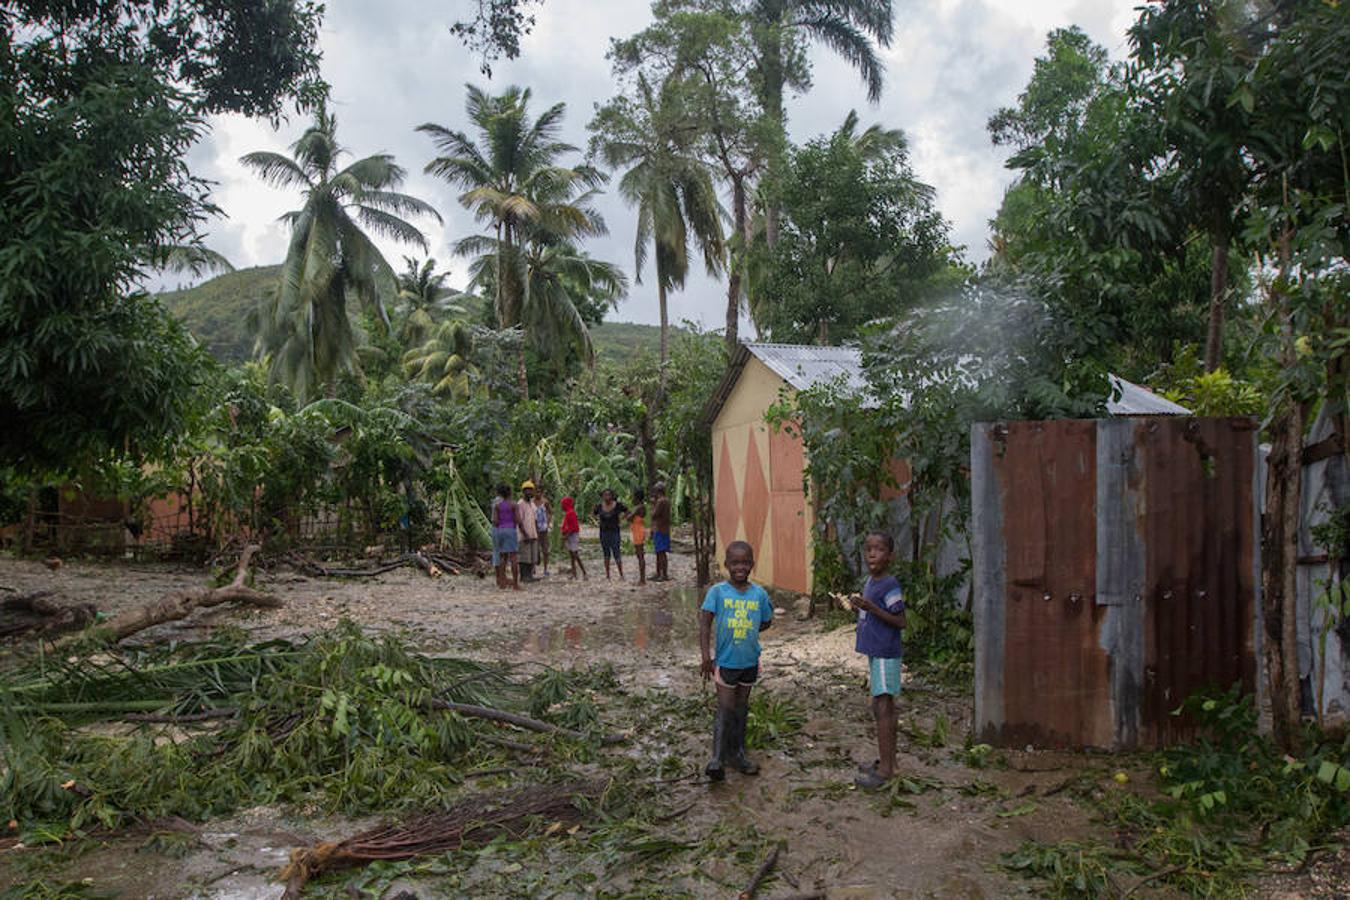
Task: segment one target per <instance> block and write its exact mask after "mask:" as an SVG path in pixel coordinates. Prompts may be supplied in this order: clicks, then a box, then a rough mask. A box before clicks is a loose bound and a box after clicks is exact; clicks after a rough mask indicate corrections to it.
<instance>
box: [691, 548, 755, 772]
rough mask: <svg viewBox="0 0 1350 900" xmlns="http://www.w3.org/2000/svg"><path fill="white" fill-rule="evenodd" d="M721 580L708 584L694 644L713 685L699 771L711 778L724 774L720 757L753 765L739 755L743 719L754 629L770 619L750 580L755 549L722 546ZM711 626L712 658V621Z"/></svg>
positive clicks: (745, 768)
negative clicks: (709, 741)
mask: <svg viewBox="0 0 1350 900" xmlns="http://www.w3.org/2000/svg"><path fill="white" fill-rule="evenodd" d="M725 562H726V567H727V573H728V575H729V576H730V577H728V579H727V580H726V581H721V582H718V583H717V584H715V585H713V586H712V587H710V588H708V594H707V596H706V597H704V598H703V607H702V608H701V609H700V611H699V614H698V646H699V649H700V650H701V651H702V654H703V661H702V667H701V669H700V671H701V673H702V675H703V677H704V679H707V678H708V676H710V675H711V676H712V678H713V682H714V683H715V684H716V685H717V717H716V718H715V719H714V722H713V745H712V746H713V749H712V759H711V760H709V761H708V765H707V766H706V767H705V768H704V770H703V772H704V774H705V775H707V776H708V777H709V778H711V779H712V780H713V781H721V780H722V779H723V778H725V777H726V770H725V768H724V763H725V762H730V763H731V764H732V765H733V766H735V767H736V768H737V769H738V770H739V771H741V772H743V773H744V774H746V775H757V774H759V766H757V765H755V764H754V763H753V762H751V761H750V760H749V758H747V757H746V755H745V720H746V717H747V716H748V715H749V714H750V686H751V685H753V684H754V683H755V679H756V678H758V677H759V633H760V632H761V631H764V630H765V629H767V628H768V627H769V626H770V625H771V624H773V603H772V602H770V600H769V595H768V593H766V592H765V590H764V588H762V587H760V586H759V585H757V584H751V582H750V570H751V569H753V568H754V567H755V551H754V550H753V549H751V547H750V545H749V544H747V543H746V542H745V541H732V542H731V543H730V544H728V545H727V555H726V560H725ZM714 623H716V626H717V641H716V649H717V655H716V660H715V661H714V657H713V653H712V649H713V636H712V631H713V625H714Z"/></svg>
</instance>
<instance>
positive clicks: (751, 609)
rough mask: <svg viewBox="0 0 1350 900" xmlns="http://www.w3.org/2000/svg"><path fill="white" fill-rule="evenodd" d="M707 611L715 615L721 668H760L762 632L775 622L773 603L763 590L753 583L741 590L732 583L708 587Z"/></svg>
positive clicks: (722, 582) (705, 600)
mask: <svg viewBox="0 0 1350 900" xmlns="http://www.w3.org/2000/svg"><path fill="white" fill-rule="evenodd" d="M702 609H703V611H704V612H710V613H712V614H713V635H714V637H715V638H716V640H717V654H716V656H715V657H714V658H715V659H716V660H717V666H718V668H720V669H748V668H750V667H751V666H756V665H759V629H760V626H762V625H763V624H765V623H766V622H771V621H773V603H772V602H771V601H770V600H769V595H768V593H767V592H766V591H765V590H764V588H762V587H760V586H759V585H757V584H755V583H753V582H751V583H750V584H749V585H747V586H746V589H745V590H744V591H738V590H736V589H735V588H734V587H732V586H731V582H729V581H721V582H718V583H717V584H715V585H713V586H712V587H710V588H708V593H707V595H706V596H705V597H704V598H703V607H702Z"/></svg>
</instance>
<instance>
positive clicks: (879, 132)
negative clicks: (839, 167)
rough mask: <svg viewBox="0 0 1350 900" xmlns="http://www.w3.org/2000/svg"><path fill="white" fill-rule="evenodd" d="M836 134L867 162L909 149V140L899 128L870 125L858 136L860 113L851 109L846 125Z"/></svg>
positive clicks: (841, 126)
mask: <svg viewBox="0 0 1350 900" xmlns="http://www.w3.org/2000/svg"><path fill="white" fill-rule="evenodd" d="M835 134H837V135H840V136H843V137H845V138H847V139H848V141H849V143H851V144H852V145H853V149H854V150H856V151H858V156H860V157H862V159H863V160H864V161H866V162H876V161H879V160H880V159H881V158H882V157H883V156H885V155H886V154H887V153H904V152H905V151H906V150H908V149H909V140H908V138H906V137H905V132H904V131H902V130H901V129H899V128H883V127H882V126H881V125H880V124H876V123H874V124H872V125H868V126H867V128H866V130H864V131H863V133H862V134H858V111H857V110H856V109H850V110H849V111H848V115H847V116H845V117H844V124H842V125H840V126H839V129H838V130H837V131H836V132H835Z"/></svg>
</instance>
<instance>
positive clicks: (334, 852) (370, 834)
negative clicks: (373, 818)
mask: <svg viewBox="0 0 1350 900" xmlns="http://www.w3.org/2000/svg"><path fill="white" fill-rule="evenodd" d="M606 786H607V782H604V781H577V782H569V783H566V784H544V785H535V786H533V787H529V788H526V789H524V790H522V791H519V792H517V793H515V794H510V795H507V796H506V797H502V796H501V795H500V794H478V795H475V796H473V797H470V798H468V799H466V800H463V801H461V802H459V803H456V804H455V805H454V806H452V807H450V808H448V809H444V810H440V811H437V812H432V813H427V814H425V815H421V816H418V817H416V818H413V819H410V820H407V821H405V822H403V823H400V824H391V825H383V826H380V827H379V828H372V829H370V830H369V831H363V832H361V833H360V834H354V835H352V836H351V837H349V838H346V839H344V840H342V841H338V842H336V843H332V842H322V843H319V844H316V845H315V846H313V847H308V848H304V849H299V850H294V851H292V852H291V860H290V862H289V863H288V864H287V865H286V867H285V868H284V869H282V870H281V875H280V878H281V879H282V880H284V881H285V882H286V893H285V895H284V896H285V897H286V898H296V897H299V896H300V894H301V892H302V891H303V890H304V887H305V884H306V883H307V882H308V881H309V880H310V879H311V878H314V877H316V876H318V875H322V874H323V873H325V872H331V871H334V870H336V869H343V868H350V867H354V866H362V865H366V864H367V863H372V862H375V861H377V860H396V859H410V858H412V857H414V856H427V855H431V854H437V853H445V852H446V851H448V850H457V849H459V848H461V847H464V846H465V845H467V844H484V843H487V842H488V841H490V840H492V839H493V838H495V837H497V836H499V835H502V834H506V835H510V836H512V837H520V836H522V835H524V834H525V833H526V832H527V831H528V830H529V829H530V827H531V825H532V822H531V820H532V819H535V818H539V819H545V820H548V821H549V822H551V823H559V825H573V824H576V823H578V822H580V821H581V815H582V812H581V809H580V808H579V807H578V806H577V799H578V798H588V799H592V800H594V799H596V798H598V797H599V796H600V795H601V794H602V793H603V792H604V790H605V787H606ZM551 827H553V830H558V827H554V826H551Z"/></svg>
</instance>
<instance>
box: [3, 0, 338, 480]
mask: <svg viewBox="0 0 1350 900" xmlns="http://www.w3.org/2000/svg"><path fill="white" fill-rule="evenodd" d="M319 9H320V7H319V6H318V5H317V4H314V3H310V2H304V0H296V2H277V3H269V4H265V5H262V6H260V5H259V4H257V3H252V2H246V0H223V2H217V0H211V2H207V0H189V2H183V3H176V4H172V5H168V4H162V3H148V2H118V3H79V2H57V3H46V2H41V3H39V2H27V0H20V2H17V3H11V4H7V5H6V7H5V9H4V10H3V11H2V12H0V24H3V27H0V419H3V420H4V421H5V423H6V427H5V428H4V429H3V436H0V461H2V462H4V463H6V464H9V465H14V466H17V467H18V468H19V469H20V470H23V471H29V472H37V471H52V470H60V469H63V468H66V467H68V466H71V465H75V464H78V463H80V462H81V461H87V460H89V459H91V458H94V457H97V456H99V455H100V454H102V453H105V452H107V451H109V450H118V451H120V450H124V449H127V448H139V449H147V450H148V449H151V448H153V447H155V446H157V445H162V444H163V443H164V442H165V441H168V440H171V439H172V437H173V435H175V434H176V433H177V432H178V431H179V430H180V429H181V428H182V426H183V424H184V421H185V416H186V415H187V407H188V405H189V403H190V398H191V395H192V389H191V388H192V386H193V385H194V384H195V383H196V380H197V378H198V376H199V374H200V369H201V368H202V366H203V360H202V358H201V357H200V356H199V355H198V354H197V352H196V351H195V350H194V349H193V348H192V345H191V342H190V341H189V339H188V338H187V336H186V335H185V334H184V333H183V331H182V329H181V328H180V327H179V326H177V325H176V324H175V323H174V322H172V321H170V320H168V319H167V318H166V317H165V316H164V314H163V313H162V311H161V310H160V309H159V307H158V306H157V305H156V304H154V303H152V302H150V301H148V300H147V299H146V298H145V297H144V296H143V295H141V294H138V293H137V291H136V285H137V284H138V282H139V280H140V276H141V273H142V272H143V271H144V270H145V269H146V268H147V267H150V266H155V265H158V264H161V263H162V262H164V261H166V260H167V259H168V258H169V256H170V255H171V253H172V251H173V250H174V248H179V247H182V246H184V245H191V244H194V243H195V242H196V240H197V229H198V227H199V226H200V224H201V222H202V220H203V219H204V218H205V217H206V216H208V215H209V214H211V213H212V212H214V207H213V206H212V205H211V203H210V201H209V198H208V190H207V185H206V184H205V182H203V181H202V180H201V179H200V178H197V177H195V176H194V175H193V174H192V173H191V172H190V171H189V169H188V166H187V163H186V161H185V157H186V154H187V151H188V149H189V148H190V147H191V146H192V145H193V143H194V142H195V141H196V140H197V139H198V138H199V137H200V136H201V135H202V133H203V129H204V124H203V119H202V116H203V115H205V114H207V113H212V112H242V113H247V114H253V115H258V114H262V115H276V114H278V113H279V112H280V111H281V110H282V108H283V106H284V104H285V103H286V102H287V101H289V100H295V101H297V102H299V103H301V104H305V103H312V102H314V101H315V100H316V99H317V98H318V97H320V96H321V95H322V94H323V91H324V85H323V83H322V81H320V79H319V76H318V53H317V49H316V43H315V42H316V39H317V34H318V22H319Z"/></svg>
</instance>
